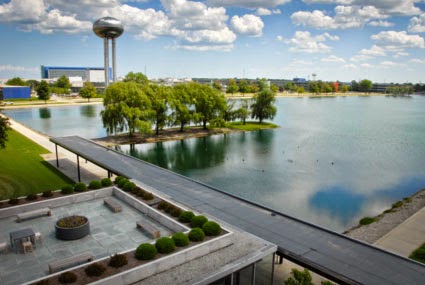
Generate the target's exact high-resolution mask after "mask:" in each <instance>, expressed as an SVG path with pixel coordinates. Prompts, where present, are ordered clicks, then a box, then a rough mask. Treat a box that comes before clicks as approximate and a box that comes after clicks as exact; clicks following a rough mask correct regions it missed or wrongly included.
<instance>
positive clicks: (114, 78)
mask: <svg viewBox="0 0 425 285" xmlns="http://www.w3.org/2000/svg"><path fill="white" fill-rule="evenodd" d="M115 46H116V40H115V38H113V39H112V82H117V61H116V53H115Z"/></svg>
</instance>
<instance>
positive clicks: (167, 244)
mask: <svg viewBox="0 0 425 285" xmlns="http://www.w3.org/2000/svg"><path fill="white" fill-rule="evenodd" d="M155 247H156V249H157V250H158V252H159V253H170V252H173V251H174V250H175V249H176V245H175V244H174V240H173V239H171V238H169V237H162V238H159V239H157V240H156V242H155Z"/></svg>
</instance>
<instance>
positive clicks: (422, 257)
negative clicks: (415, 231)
mask: <svg viewBox="0 0 425 285" xmlns="http://www.w3.org/2000/svg"><path fill="white" fill-rule="evenodd" d="M409 258H411V259H413V260H416V261H418V262H421V263H425V243H424V244H423V245H421V246H420V247H419V248H418V249H416V250H415V251H414V252H412V254H411V255H410V256H409Z"/></svg>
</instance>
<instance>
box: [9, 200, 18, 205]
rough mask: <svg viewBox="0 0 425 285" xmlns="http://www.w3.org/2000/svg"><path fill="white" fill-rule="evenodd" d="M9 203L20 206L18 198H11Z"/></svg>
mask: <svg viewBox="0 0 425 285" xmlns="http://www.w3.org/2000/svg"><path fill="white" fill-rule="evenodd" d="M7 203H9V204H10V205H18V204H19V199H18V198H10V199H9V201H8V202H7Z"/></svg>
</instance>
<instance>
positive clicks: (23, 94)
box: [0, 85, 31, 100]
mask: <svg viewBox="0 0 425 285" xmlns="http://www.w3.org/2000/svg"><path fill="white" fill-rule="evenodd" d="M29 98H31V88H30V87H29V86H10V85H0V100H7V99H29Z"/></svg>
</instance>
